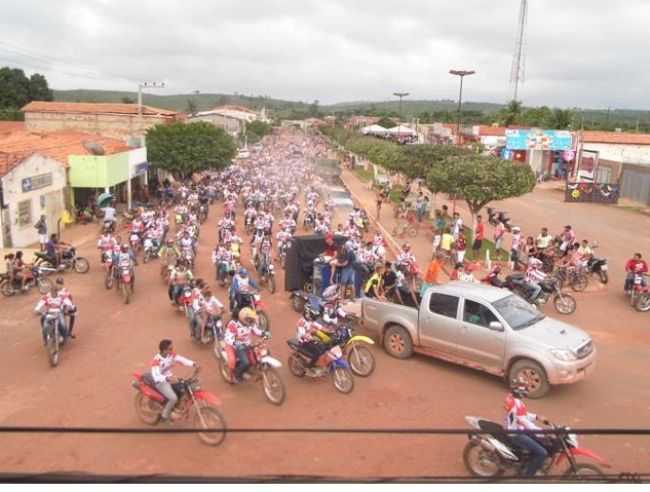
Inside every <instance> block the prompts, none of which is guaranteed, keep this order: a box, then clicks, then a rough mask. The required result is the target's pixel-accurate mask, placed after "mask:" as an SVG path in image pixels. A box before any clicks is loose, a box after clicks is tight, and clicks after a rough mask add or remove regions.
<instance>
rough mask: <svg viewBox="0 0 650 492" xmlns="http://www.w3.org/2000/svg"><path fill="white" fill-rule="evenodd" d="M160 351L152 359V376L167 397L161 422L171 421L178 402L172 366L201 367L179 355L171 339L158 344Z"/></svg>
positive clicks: (157, 386)
mask: <svg viewBox="0 0 650 492" xmlns="http://www.w3.org/2000/svg"><path fill="white" fill-rule="evenodd" d="M158 350H159V352H158V353H157V354H156V355H155V356H154V358H153V360H152V361H151V378H152V379H153V382H154V385H155V387H156V389H157V390H158V391H159V392H160V393H162V395H163V396H164V397H165V398H166V399H167V402H166V403H165V408H163V411H162V414H161V415H160V422H162V423H167V422H169V416H170V414H171V412H172V410H173V409H174V407H175V406H176V404H177V403H178V394H177V393H176V391H175V389H174V387H173V384H174V383H175V382H177V379H176V378H174V377H173V376H172V367H173V366H174V364H181V365H183V366H185V367H194V368H195V370H198V369H199V365H198V364H197V363H196V362H194V361H192V360H190V359H186V358H185V357H183V356H181V355H178V354H177V353H176V352H175V351H174V344H173V342H172V341H171V340H168V339H165V340H161V341H160V343H159V344H158Z"/></svg>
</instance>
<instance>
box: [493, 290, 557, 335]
mask: <svg viewBox="0 0 650 492" xmlns="http://www.w3.org/2000/svg"><path fill="white" fill-rule="evenodd" d="M492 306H494V309H496V310H497V311H498V312H499V314H500V315H501V316H502V317H503V319H505V320H506V323H508V324H509V325H510V328H512V329H513V330H521V329H523V328H526V327H528V326H531V325H533V324H535V323H537V322H538V321H539V320H542V319H544V315H543V314H542V313H540V312H539V311H537V310H536V309H535V308H534V307H532V306H531V305H530V304H528V303H527V302H526V301H524V300H523V299H522V298H521V297H519V296H515V295H511V296H508V297H505V298H503V299H501V300H500V301H497V302H495V303H494V304H492Z"/></svg>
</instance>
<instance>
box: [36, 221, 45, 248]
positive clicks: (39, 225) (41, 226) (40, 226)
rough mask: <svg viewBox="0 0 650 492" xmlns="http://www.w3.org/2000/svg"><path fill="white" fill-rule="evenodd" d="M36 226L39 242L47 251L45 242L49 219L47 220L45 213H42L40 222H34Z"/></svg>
mask: <svg viewBox="0 0 650 492" xmlns="http://www.w3.org/2000/svg"><path fill="white" fill-rule="evenodd" d="M34 228H35V229H36V232H37V233H38V242H39V244H40V246H41V251H45V244H47V221H46V220H45V215H41V218H40V219H38V222H36V224H34Z"/></svg>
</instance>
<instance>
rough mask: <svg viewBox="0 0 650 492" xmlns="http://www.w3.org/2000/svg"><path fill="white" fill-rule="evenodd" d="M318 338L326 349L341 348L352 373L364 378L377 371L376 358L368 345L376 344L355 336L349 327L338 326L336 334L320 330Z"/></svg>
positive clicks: (364, 337)
mask: <svg viewBox="0 0 650 492" xmlns="http://www.w3.org/2000/svg"><path fill="white" fill-rule="evenodd" d="M316 336H317V337H318V338H319V339H320V341H321V342H322V343H323V344H324V345H325V346H326V347H335V346H338V347H341V350H343V355H344V357H345V359H346V360H347V361H348V365H349V366H350V369H351V370H352V372H353V373H354V374H355V375H357V376H360V377H362V378H365V377H368V376H370V375H371V374H372V373H373V372H374V370H375V357H374V356H373V355H372V352H371V351H370V349H368V347H367V346H366V344H367V345H374V344H375V342H374V341H373V340H372V339H371V338H368V337H366V336H362V335H354V332H353V331H352V328H351V327H349V326H338V327H336V329H335V330H334V332H327V331H324V330H318V331H317V332H316Z"/></svg>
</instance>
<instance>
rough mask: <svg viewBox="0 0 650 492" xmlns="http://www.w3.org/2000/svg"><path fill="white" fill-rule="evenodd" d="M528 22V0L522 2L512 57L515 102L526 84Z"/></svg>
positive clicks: (511, 78)
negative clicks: (521, 88) (520, 87)
mask: <svg viewBox="0 0 650 492" xmlns="http://www.w3.org/2000/svg"><path fill="white" fill-rule="evenodd" d="M527 22H528V0H521V6H520V7H519V18H518V21H517V37H516V38H515V52H514V54H513V56H512V68H511V71H510V83H511V84H513V85H514V95H513V97H512V100H513V101H518V97H519V84H520V83H523V82H524V77H525V67H526V57H525V49H524V48H525V41H526V24H527Z"/></svg>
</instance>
